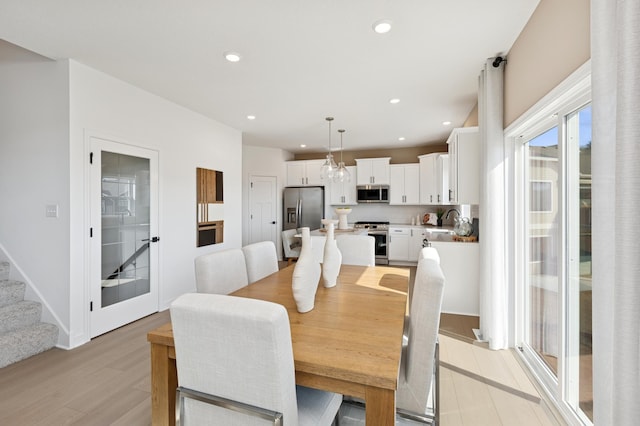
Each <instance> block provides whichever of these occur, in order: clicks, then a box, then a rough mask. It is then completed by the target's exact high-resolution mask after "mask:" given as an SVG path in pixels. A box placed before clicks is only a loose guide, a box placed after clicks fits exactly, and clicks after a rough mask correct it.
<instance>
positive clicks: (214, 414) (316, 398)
mask: <svg viewBox="0 0 640 426" xmlns="http://www.w3.org/2000/svg"><path fill="white" fill-rule="evenodd" d="M171 323H172V327H173V336H174V342H175V351H176V368H177V373H178V386H179V388H178V389H179V392H178V393H177V403H178V404H177V405H178V407H180V408H182V410H180V411H178V413H179V414H181V415H180V417H179V418H180V423H181V424H186V425H201V424H208V425H211V424H213V425H229V424H237V425H240V424H242V425H254V424H258V421H259V419H257V418H255V417H250V416H249V415H248V414H247V413H246V412H238V411H234V410H232V409H229V406H232V407H237V406H238V404H246V405H243V406H242V407H241V408H242V409H243V410H248V411H255V410H262V411H264V410H268V411H271V412H274V413H279V414H281V415H282V421H283V423H284V424H285V425H286V424H289V425H297V424H301V425H302V424H310V423H309V422H307V421H306V420H307V419H309V418H314V419H320V420H322V421H323V422H324V424H325V425H328V424H330V423H331V420H332V419H333V418H334V417H335V415H336V413H337V412H338V409H339V407H340V403H341V399H342V396H341V395H338V394H334V393H330V392H324V391H320V390H316V389H309V388H304V387H299V388H298V389H296V384H295V370H294V363H293V349H292V344H291V331H290V325H289V317H288V314H287V310H286V309H285V308H284V307H283V306H282V305H279V304H276V303H272V302H267V301H263V300H256V299H249V298H241V297H234V296H224V295H217V294H197V293H191V294H185V295H182V296H180V297H178V298H177V299H176V300H175V301H174V302H173V303H172V304H171ZM182 391H185V392H182ZM193 391H195V392H199V393H200V394H199V395H198V396H200V397H202V399H204V400H205V401H213V402H212V403H209V404H207V403H205V402H201V400H194V399H192V398H189V397H187V398H183V396H185V395H186V396H188V395H189V393H190V392H193ZM299 394H304V396H303V397H302V398H301V396H300V395H299ZM219 398H224V400H225V403H227V404H228V405H226V406H223V407H221V406H218V405H214V404H215V401H217V400H218V399H219ZM183 399H184V400H183ZM259 424H265V423H264V420H260V423H259ZM311 424H316V423H311ZM320 424H322V423H320Z"/></svg>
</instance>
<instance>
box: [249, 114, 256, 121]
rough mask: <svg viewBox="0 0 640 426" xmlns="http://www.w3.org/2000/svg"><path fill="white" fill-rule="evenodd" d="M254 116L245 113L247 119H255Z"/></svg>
mask: <svg viewBox="0 0 640 426" xmlns="http://www.w3.org/2000/svg"><path fill="white" fill-rule="evenodd" d="M255 119H256V116H255V115H247V120H255Z"/></svg>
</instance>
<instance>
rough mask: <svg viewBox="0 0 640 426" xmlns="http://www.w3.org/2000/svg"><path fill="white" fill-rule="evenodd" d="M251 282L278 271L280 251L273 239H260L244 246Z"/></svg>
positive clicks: (243, 250)
mask: <svg viewBox="0 0 640 426" xmlns="http://www.w3.org/2000/svg"><path fill="white" fill-rule="evenodd" d="M242 252H243V253H244V260H245V263H246V265H247V278H248V280H249V284H251V283H254V282H256V281H258V280H261V279H262V278H264V277H266V276H267V275H271V274H273V273H274V272H278V253H276V245H275V244H274V243H273V241H260V242H258V243H253V244H248V245H246V246H244V247H242Z"/></svg>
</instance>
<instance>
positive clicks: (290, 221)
mask: <svg viewBox="0 0 640 426" xmlns="http://www.w3.org/2000/svg"><path fill="white" fill-rule="evenodd" d="M282 198H283V203H284V206H283V207H284V208H283V209H282V211H283V214H284V221H283V227H282V229H283V230H287V229H295V228H303V227H309V228H310V229H311V230H314V229H319V228H320V227H321V226H322V223H321V220H322V218H323V216H324V188H323V187H321V186H308V187H300V188H294V187H288V188H285V189H284V196H283V197H282Z"/></svg>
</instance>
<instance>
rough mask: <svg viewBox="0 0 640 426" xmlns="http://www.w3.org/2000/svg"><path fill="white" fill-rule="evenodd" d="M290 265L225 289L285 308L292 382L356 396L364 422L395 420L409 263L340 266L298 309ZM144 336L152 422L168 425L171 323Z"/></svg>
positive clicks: (173, 378)
mask: <svg viewBox="0 0 640 426" xmlns="http://www.w3.org/2000/svg"><path fill="white" fill-rule="evenodd" d="M294 267H295V264H294V265H291V266H288V267H286V268H284V269H281V270H280V271H278V272H276V273H274V274H272V275H269V276H267V277H266V278H263V279H262V280H260V281H257V282H255V283H253V284H251V285H248V286H246V287H243V288H241V289H240V290H237V291H235V292H234V293H232V295H233V296H240V297H248V298H252V299H260V300H267V301H271V302H275V303H279V304H281V305H283V306H284V307H285V308H286V309H287V312H288V314H289V322H290V324H291V339H292V344H293V357H294V364H295V370H296V371H295V376H296V384H298V385H303V386H308V387H311V388H316V389H322V390H327V391H332V392H336V393H341V394H344V395H349V396H353V397H357V398H360V399H363V400H364V401H365V404H366V405H365V410H366V414H365V416H366V424H367V425H368V426H377V425H385V426H388V425H394V424H395V392H396V389H397V385H398V370H399V366H400V357H401V351H402V332H403V326H404V317H405V313H406V307H407V291H408V285H409V269H408V268H396V267H388V266H374V267H365V266H352V265H342V266H341V269H340V275H339V276H338V283H337V285H336V286H335V287H332V288H325V287H323V286H322V283H320V285H319V286H318V290H317V293H316V297H315V307H314V309H313V310H311V311H310V312H307V313H303V314H301V313H299V312H298V311H297V309H296V304H295V301H294V299H293V293H292V288H291V279H292V273H293V268H294ZM147 340H148V341H149V342H150V344H151V407H152V422H153V425H170V424H174V423H175V391H176V387H177V382H178V379H177V372H176V363H175V348H174V343H173V332H172V329H171V324H170V323H169V324H165V325H163V326H161V327H160V328H158V329H155V330H153V331H150V332H149V333H148V334H147ZM221 344H224V342H221Z"/></svg>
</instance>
